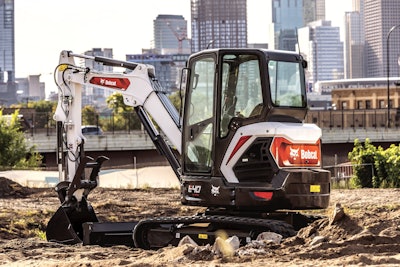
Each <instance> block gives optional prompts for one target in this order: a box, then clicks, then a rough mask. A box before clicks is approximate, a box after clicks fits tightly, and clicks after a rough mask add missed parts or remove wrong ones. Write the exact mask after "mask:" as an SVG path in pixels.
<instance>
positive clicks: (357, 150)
mask: <svg viewBox="0 0 400 267" xmlns="http://www.w3.org/2000/svg"><path fill="white" fill-rule="evenodd" d="M348 156H349V159H350V160H351V162H352V164H353V165H354V177H353V179H352V183H353V184H354V185H355V186H356V187H373V188H387V187H400V147H399V146H396V145H394V144H392V145H391V146H390V147H389V148H388V149H386V150H384V149H383V148H382V147H378V148H377V147H375V146H374V145H372V144H371V142H370V140H369V139H366V140H365V143H364V144H362V143H361V142H360V141H359V140H358V139H356V140H355V141H354V147H353V150H352V151H351V152H350V153H349V155H348ZM371 164H372V165H371ZM371 167H373V168H372V171H371Z"/></svg>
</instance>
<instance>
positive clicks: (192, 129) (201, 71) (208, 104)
mask: <svg viewBox="0 0 400 267" xmlns="http://www.w3.org/2000/svg"><path fill="white" fill-rule="evenodd" d="M189 64H190V65H189V69H190V82H189V85H188V87H187V91H186V95H185V114H184V116H185V118H184V125H183V126H184V129H183V131H184V134H183V140H182V141H183V142H182V143H183V148H184V149H183V171H184V173H186V174H188V173H189V174H190V173H197V174H199V173H200V174H202V175H205V176H208V175H209V174H210V173H211V170H212V166H213V154H214V151H213V147H214V139H215V138H214V130H215V115H214V114H215V89H214V88H215V84H216V80H215V77H216V57H215V54H212V53H209V54H202V55H200V56H198V57H195V58H194V59H191V60H190V63H189Z"/></svg>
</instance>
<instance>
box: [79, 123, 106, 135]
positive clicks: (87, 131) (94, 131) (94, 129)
mask: <svg viewBox="0 0 400 267" xmlns="http://www.w3.org/2000/svg"><path fill="white" fill-rule="evenodd" d="M82 134H83V135H102V134H103V131H102V130H101V128H100V127H99V126H96V125H83V126H82Z"/></svg>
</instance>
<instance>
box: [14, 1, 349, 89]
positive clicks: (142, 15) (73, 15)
mask: <svg viewBox="0 0 400 267" xmlns="http://www.w3.org/2000/svg"><path fill="white" fill-rule="evenodd" d="M340 1H341V2H343V4H344V5H338V3H337V1H335V2H334V0H326V10H327V17H326V19H327V20H332V24H333V25H337V24H340V23H342V21H343V16H344V11H348V10H349V9H350V8H351V6H350V5H349V3H350V2H351V1H348V0H340ZM135 2H136V1H129V2H128V1H126V0H116V1H113V4H115V5H112V6H110V5H109V4H108V3H109V1H103V0H97V1H92V0H87V1H80V2H78V1H77V0H71V1H69V2H68V5H65V4H64V5H62V4H61V2H60V1H50V0H37V1H29V0H18V1H15V57H16V64H15V65H16V77H27V76H28V75H33V74H41V75H42V77H41V78H42V79H41V80H42V81H44V82H45V83H46V94H48V93H49V92H50V91H55V90H56V87H55V84H54V82H52V81H53V80H52V74H51V73H52V72H53V71H54V68H55V67H56V66H57V63H58V56H59V53H60V51H61V50H63V49H68V50H73V51H74V52H76V53H84V52H85V51H87V50H90V49H92V48H112V49H113V52H114V58H118V59H125V55H126V54H134V53H141V49H142V48H149V47H150V44H151V41H152V40H153V20H154V19H156V17H157V16H158V15H160V14H171V15H182V16H183V17H184V18H185V19H186V20H187V21H188V22H189V21H190V19H191V18H190V1H189V0H171V1H165V0H164V1H160V0H148V1H147V2H146V7H147V9H146V7H144V6H143V5H140V7H137V6H139V5H138V4H136V3H135ZM171 2H173V3H174V4H171ZM247 4H248V7H247V12H248V42H249V43H266V42H267V40H268V28H269V26H268V25H265V24H268V22H269V21H270V1H265V2H264V1H262V2H260V1H257V0H247ZM346 4H347V5H346ZM339 6H340V7H341V9H340V10H339V11H336V13H332V10H333V9H334V7H339ZM349 6H350V7H349ZM65 7H68V8H65ZM144 11H145V12H144ZM328 11H329V12H328ZM113 14H114V15H113ZM27 22H29V23H27ZM338 26H340V25H338ZM188 29H189V31H190V27H189V25H188ZM189 37H191V32H189Z"/></svg>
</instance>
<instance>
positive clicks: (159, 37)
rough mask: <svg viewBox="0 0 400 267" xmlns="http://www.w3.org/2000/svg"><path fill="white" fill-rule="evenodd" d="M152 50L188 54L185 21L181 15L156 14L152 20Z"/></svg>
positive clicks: (162, 52)
mask: <svg viewBox="0 0 400 267" xmlns="http://www.w3.org/2000/svg"><path fill="white" fill-rule="evenodd" d="M153 23H154V24H153V27H154V31H153V32H154V50H155V52H156V53H158V54H163V55H165V54H190V40H189V39H188V34H187V21H186V20H185V19H184V17H183V16H181V15H158V16H157V18H156V19H155V20H154V21H153Z"/></svg>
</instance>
